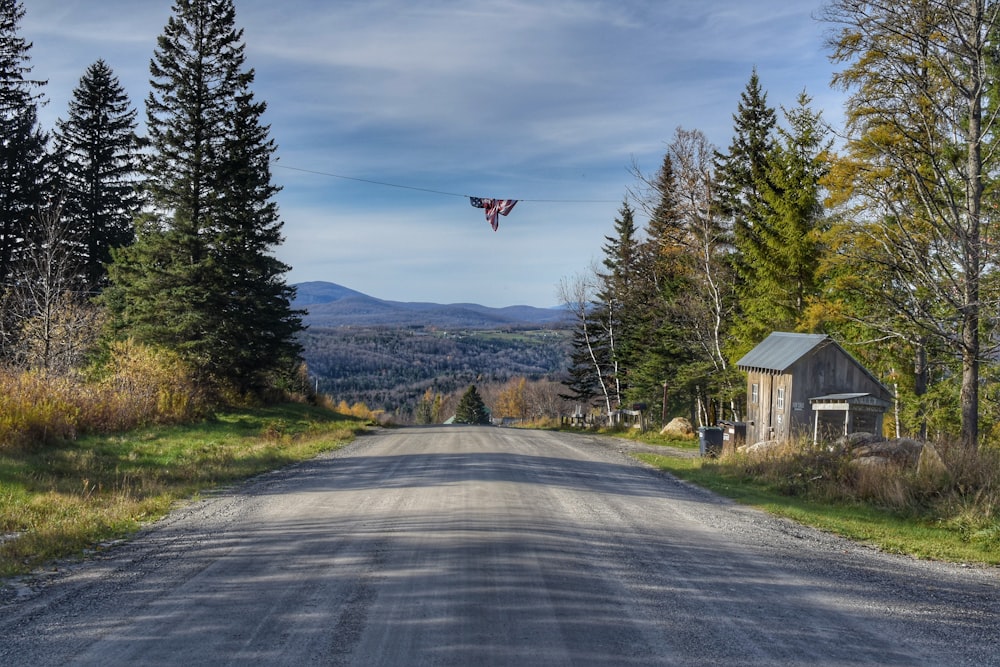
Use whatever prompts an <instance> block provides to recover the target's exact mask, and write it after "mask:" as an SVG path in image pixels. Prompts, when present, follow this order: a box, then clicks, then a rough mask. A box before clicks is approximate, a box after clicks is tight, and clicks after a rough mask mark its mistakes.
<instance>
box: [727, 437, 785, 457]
mask: <svg viewBox="0 0 1000 667" xmlns="http://www.w3.org/2000/svg"><path fill="white" fill-rule="evenodd" d="M785 444H786V443H785V442H784V441H783V440H761V441H760V442H755V443H753V444H750V445H740V446H739V447H737V448H736V451H738V452H741V453H743V454H766V453H769V452H774V451H777V450H779V449H781V448H782V447H784V445H785Z"/></svg>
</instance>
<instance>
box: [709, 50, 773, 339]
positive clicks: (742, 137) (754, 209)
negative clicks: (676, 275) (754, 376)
mask: <svg viewBox="0 0 1000 667" xmlns="http://www.w3.org/2000/svg"><path fill="white" fill-rule="evenodd" d="M776 125H777V115H776V113H775V110H774V108H773V107H770V106H768V104H767V93H766V92H764V91H763V89H762V88H761V85H760V78H759V77H758V76H757V70H756V69H754V71H753V73H752V74H751V75H750V80H749V81H748V82H747V85H746V88H745V89H744V91H743V93H741V95H740V102H739V104H738V106H737V110H736V113H735V114H734V115H733V139H732V143H731V144H730V146H729V151H728V152H727V153H716V157H715V162H716V168H715V172H716V180H717V188H716V208H717V210H718V212H719V214H720V215H722V216H724V217H726V218H728V220H729V225H730V228H731V230H732V234H733V246H734V249H735V252H734V253H733V254H732V256H731V261H732V264H733V269H734V272H733V280H734V289H735V290H736V292H737V294H738V295H739V296H741V297H742V296H745V295H746V294H747V293H748V290H751V289H752V286H753V285H755V284H756V283H757V280H758V276H757V267H758V266H759V265H760V264H761V262H763V261H765V259H766V255H767V253H768V249H767V247H766V246H765V245H764V241H763V238H764V236H765V234H766V229H765V219H766V216H767V214H768V207H767V203H766V201H765V199H764V195H763V190H764V188H765V187H766V184H767V176H768V174H769V173H770V170H771V167H770V159H771V158H772V157H773V155H774V150H775V147H776V145H777V142H776V140H775V137H774V133H775V127H776ZM741 307H742V304H741V303H740V302H739V301H738V302H737V304H736V308H737V312H736V313H735V314H734V321H736V322H742V321H743V315H742V314H741V312H740V311H741ZM733 333H734V334H735V335H734V336H731V340H730V343H729V345H728V348H729V356H730V357H731V358H739V357H741V356H743V354H744V353H745V352H747V351H749V350H750V349H751V348H753V347H754V346H755V345H756V344H757V343H759V342H760V341H761V340H763V337H764V336H766V335H767V334H769V333H770V331H763V330H761V328H759V327H748V326H746V325H745V324H744V325H743V326H738V327H736V328H735V330H734V332H733Z"/></svg>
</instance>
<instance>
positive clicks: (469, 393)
mask: <svg viewBox="0 0 1000 667" xmlns="http://www.w3.org/2000/svg"><path fill="white" fill-rule="evenodd" d="M455 423H456V424H489V423H490V412H489V410H487V409H486V404H485V403H483V398H482V396H480V395H479V391H478V390H477V389H476V385H471V386H470V387H469V388H468V389H467V390H466V392H465V393H464V394H462V398H461V399H460V400H459V401H458V407H457V408H456V409H455Z"/></svg>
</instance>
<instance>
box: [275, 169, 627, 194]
mask: <svg viewBox="0 0 1000 667" xmlns="http://www.w3.org/2000/svg"><path fill="white" fill-rule="evenodd" d="M274 166H276V167H280V168H282V169H288V170H289V171H298V172H302V173H304V174H315V175H317V176H328V177H330V178H339V179H343V180H346V181H357V182H359V183H369V184H371V185H381V186H384V187H388V188H400V189H403V190H416V191H418V192H428V193H431V194H435V195H445V196H448V197H463V198H465V199H468V198H470V197H473V196H474V195H463V194H459V193H457V192H445V191H444V190H434V189H432V188H421V187H417V186H415V185H401V184H399V183H388V182H386V181H376V180H373V179H370V178H358V177H357V176H345V175H343V174H334V173H331V172H328V171H318V170H316V169H304V168H302V167H289V166H288V165H285V164H279V163H278V162H277V161H275V163H274ZM511 199H513V197H511ZM518 201H521V202H546V203H559V204H615V203H618V202H616V201H614V200H611V199H518Z"/></svg>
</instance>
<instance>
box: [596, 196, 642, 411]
mask: <svg viewBox="0 0 1000 667" xmlns="http://www.w3.org/2000/svg"><path fill="white" fill-rule="evenodd" d="M614 225H615V234H614V236H605V237H604V239H605V243H604V245H603V247H602V249H603V251H604V258H603V259H602V260H601V263H602V264H603V265H604V268H605V269H606V271H605V272H599V273H598V274H597V278H598V280H599V281H600V288H599V290H598V292H597V295H596V296H597V303H596V304H595V305H596V308H595V315H596V316H595V317H594V318H593V319H594V321H595V322H596V323H597V324H598V326H599V327H600V329H601V331H602V336H601V338H602V340H603V341H604V342H605V345H606V348H607V354H606V356H607V373H605V374H604V380H605V382H607V383H608V390H609V393H610V394H611V396H612V402H613V404H614V405H615V406H618V405H621V403H622V401H623V395H624V392H625V390H626V388H627V380H626V378H627V375H628V369H629V364H630V357H629V350H630V348H634V347H635V341H634V340H633V334H634V327H633V323H634V321H635V319H636V317H637V311H638V310H640V309H641V307H642V304H640V303H639V302H638V301H637V297H638V289H637V287H638V285H637V283H638V270H639V247H640V246H639V239H638V237H637V232H638V230H637V228H636V224H635V211H634V210H633V209H632V207H631V206H630V205H629V203H628V202H627V201H626V202H623V203H622V206H621V208H620V209H619V211H618V217H616V218H615V222H614Z"/></svg>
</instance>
